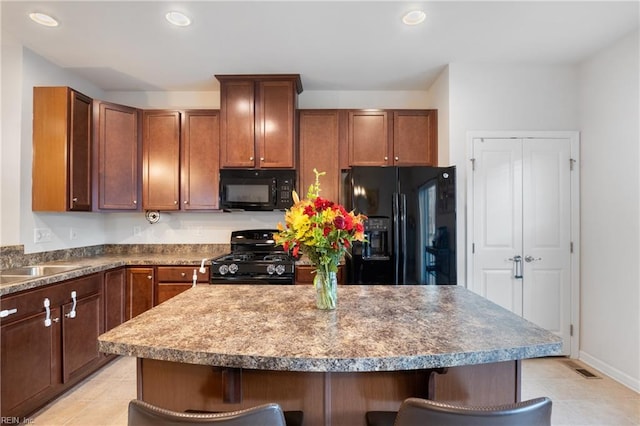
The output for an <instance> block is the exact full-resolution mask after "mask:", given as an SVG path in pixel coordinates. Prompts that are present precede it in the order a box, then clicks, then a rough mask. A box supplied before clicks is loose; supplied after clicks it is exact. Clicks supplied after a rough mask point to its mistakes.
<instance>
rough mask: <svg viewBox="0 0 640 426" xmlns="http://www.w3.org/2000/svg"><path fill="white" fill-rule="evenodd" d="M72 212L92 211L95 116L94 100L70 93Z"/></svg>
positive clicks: (70, 208) (70, 190) (70, 200)
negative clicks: (92, 155) (92, 137)
mask: <svg viewBox="0 0 640 426" xmlns="http://www.w3.org/2000/svg"><path fill="white" fill-rule="evenodd" d="M69 96H70V100H69V105H70V114H69V116H70V118H71V121H70V124H69V127H70V129H69V205H68V208H69V210H74V211H88V210H91V116H92V113H91V111H92V104H93V101H92V100H91V99H90V98H89V97H87V96H85V95H83V94H82V93H78V92H76V91H74V90H71V91H70V92H69Z"/></svg>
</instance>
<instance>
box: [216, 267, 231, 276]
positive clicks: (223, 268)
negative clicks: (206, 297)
mask: <svg viewBox="0 0 640 426" xmlns="http://www.w3.org/2000/svg"><path fill="white" fill-rule="evenodd" d="M218 272H220V275H225V274H226V273H227V272H229V267H228V266H227V265H220V267H219V268H218Z"/></svg>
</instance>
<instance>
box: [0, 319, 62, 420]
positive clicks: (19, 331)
mask: <svg viewBox="0 0 640 426" xmlns="http://www.w3.org/2000/svg"><path fill="white" fill-rule="evenodd" d="M51 318H53V319H54V320H56V321H55V322H53V323H52V325H50V326H48V327H47V326H45V322H44V320H45V313H44V309H43V312H40V313H37V314H33V315H30V316H27V317H25V318H22V319H20V320H17V321H14V322H7V321H6V320H5V321H4V323H3V324H2V327H0V347H1V355H0V377H1V380H0V381H1V382H2V384H1V387H2V392H1V398H2V406H1V409H2V413H1V415H2V418H7V417H14V416H16V417H22V416H25V415H28V414H30V413H31V412H33V410H34V409H36V408H37V407H38V406H39V404H42V403H44V402H45V401H46V399H47V398H49V397H50V395H51V391H52V390H53V389H54V388H56V387H57V386H58V385H60V383H61V370H60V368H61V363H60V322H59V321H60V309H59V308H52V309H51Z"/></svg>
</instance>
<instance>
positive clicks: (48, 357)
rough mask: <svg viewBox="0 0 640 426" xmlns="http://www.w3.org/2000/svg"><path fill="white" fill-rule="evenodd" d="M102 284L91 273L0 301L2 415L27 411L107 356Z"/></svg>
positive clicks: (30, 410) (98, 275) (26, 414)
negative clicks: (100, 342)
mask: <svg viewBox="0 0 640 426" xmlns="http://www.w3.org/2000/svg"><path fill="white" fill-rule="evenodd" d="M102 285H103V284H102V274H92V275H88V276H85V277H82V278H78V279H73V280H68V281H64V282H62V283H60V284H54V285H50V286H47V287H43V288H38V289H35V290H27V291H24V292H21V293H17V294H14V295H10V296H6V297H3V298H2V300H0V309H1V310H2V311H3V315H4V313H6V316H5V317H4V318H3V320H2V325H1V326H0V347H1V351H0V363H1V366H0V382H1V388H2V390H1V398H2V406H1V416H2V417H3V418H7V417H26V416H28V415H30V414H32V413H33V412H34V411H36V410H37V409H38V408H40V407H42V406H43V405H44V404H46V403H47V402H48V401H50V400H51V399H52V398H54V397H56V396H57V395H59V394H61V393H62V392H64V391H65V390H67V389H69V388H70V387H71V386H73V385H75V384H76V383H78V382H79V381H80V380H82V379H83V378H85V377H86V376H87V375H89V374H90V373H92V372H93V371H95V370H96V369H97V368H99V367H100V366H101V365H102V364H103V363H104V362H105V361H106V358H105V357H103V356H102V355H101V354H100V353H99V352H98V347H97V344H96V342H97V339H98V335H100V334H101V333H102V332H103V331H104V312H103V301H102ZM74 302H75V303H74Z"/></svg>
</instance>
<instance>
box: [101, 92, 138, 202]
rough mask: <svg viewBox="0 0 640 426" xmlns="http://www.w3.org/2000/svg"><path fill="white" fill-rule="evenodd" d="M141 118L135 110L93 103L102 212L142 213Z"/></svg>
mask: <svg viewBox="0 0 640 426" xmlns="http://www.w3.org/2000/svg"><path fill="white" fill-rule="evenodd" d="M96 111H97V118H96V117H95V114H96ZM139 116H140V114H139V111H138V110H137V109H136V108H131V107H128V106H123V105H116V104H112V103H109V102H98V101H95V103H94V118H95V122H94V124H95V125H96V127H97V131H96V134H97V146H98V152H97V164H98V167H97V169H98V179H97V182H98V209H99V210H139V207H140V203H139V202H138V200H139V199H140V185H139V182H140V178H139V175H140V173H139V170H140V166H139V165H140V143H139V132H138V128H139Z"/></svg>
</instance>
